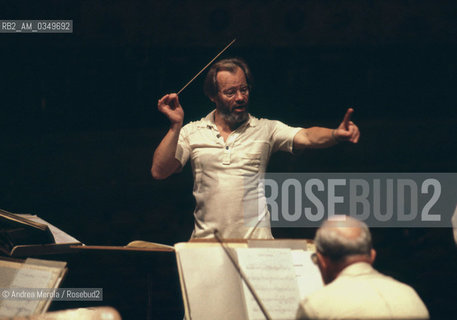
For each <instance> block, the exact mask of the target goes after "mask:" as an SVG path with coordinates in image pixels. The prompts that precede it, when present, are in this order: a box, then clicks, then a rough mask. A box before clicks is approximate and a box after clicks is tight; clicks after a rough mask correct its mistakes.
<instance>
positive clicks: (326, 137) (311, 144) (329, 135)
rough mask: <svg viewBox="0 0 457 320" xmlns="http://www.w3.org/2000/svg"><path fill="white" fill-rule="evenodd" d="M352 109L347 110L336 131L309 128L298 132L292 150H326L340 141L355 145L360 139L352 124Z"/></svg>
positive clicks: (356, 129)
mask: <svg viewBox="0 0 457 320" xmlns="http://www.w3.org/2000/svg"><path fill="white" fill-rule="evenodd" d="M353 112H354V109H352V108H349V109H348V110H347V112H346V114H345V115H344V119H343V121H342V122H341V124H340V125H339V126H338V128H336V129H328V128H322V127H311V128H307V129H302V130H300V131H299V132H298V133H297V134H296V135H295V137H294V150H301V149H304V148H326V147H331V146H333V145H335V144H337V143H338V142H340V141H349V142H352V143H357V142H358V141H359V137H360V131H359V128H358V127H357V126H356V125H355V124H354V122H352V121H351V120H350V119H351V115H352V113H353Z"/></svg>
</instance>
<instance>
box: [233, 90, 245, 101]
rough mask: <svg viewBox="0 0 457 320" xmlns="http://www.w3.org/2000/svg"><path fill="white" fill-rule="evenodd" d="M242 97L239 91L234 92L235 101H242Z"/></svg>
mask: <svg viewBox="0 0 457 320" xmlns="http://www.w3.org/2000/svg"><path fill="white" fill-rule="evenodd" d="M244 97H245V96H244V95H243V94H242V93H241V91H240V90H237V91H236V94H235V100H236V101H244Z"/></svg>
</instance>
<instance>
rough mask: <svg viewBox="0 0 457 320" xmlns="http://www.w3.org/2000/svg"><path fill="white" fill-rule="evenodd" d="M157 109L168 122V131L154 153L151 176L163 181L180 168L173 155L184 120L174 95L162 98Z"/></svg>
mask: <svg viewBox="0 0 457 320" xmlns="http://www.w3.org/2000/svg"><path fill="white" fill-rule="evenodd" d="M157 107H158V109H159V111H160V112H162V113H163V114H165V115H166V116H167V118H168V119H169V120H170V129H169V130H168V132H167V134H166V135H165V137H164V138H163V139H162V141H161V142H160V144H159V146H158V147H157V149H156V150H155V152H154V156H153V158H152V167H151V174H152V176H153V177H154V179H165V178H167V177H169V176H170V175H171V174H173V173H174V172H176V171H177V170H179V169H180V168H181V163H180V162H179V161H178V160H177V159H176V158H175V154H176V147H177V145H178V139H179V133H180V132H181V128H182V123H183V120H184V110H183V109H182V107H181V105H180V103H179V99H178V95H177V94H175V93H172V94H167V95H165V96H164V97H162V98H161V99H160V100H159V101H158V103H157Z"/></svg>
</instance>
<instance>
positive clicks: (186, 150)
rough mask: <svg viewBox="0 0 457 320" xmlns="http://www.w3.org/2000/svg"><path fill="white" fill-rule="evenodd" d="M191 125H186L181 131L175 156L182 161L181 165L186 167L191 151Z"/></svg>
mask: <svg viewBox="0 0 457 320" xmlns="http://www.w3.org/2000/svg"><path fill="white" fill-rule="evenodd" d="M188 132H189V127H188V125H187V126H184V127H183V128H182V129H181V132H180V133H179V139H178V145H177V147H176V153H175V158H176V160H178V161H179V162H180V163H181V167H184V165H185V164H186V162H187V160H189V155H190V152H191V149H190V144H189V139H188Z"/></svg>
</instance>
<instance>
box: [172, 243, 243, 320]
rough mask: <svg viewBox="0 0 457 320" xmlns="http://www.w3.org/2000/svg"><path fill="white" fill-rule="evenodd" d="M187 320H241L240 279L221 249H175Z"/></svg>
mask: <svg viewBox="0 0 457 320" xmlns="http://www.w3.org/2000/svg"><path fill="white" fill-rule="evenodd" d="M177 255H178V257H179V261H180V264H181V268H182V273H183V277H184V282H185V290H186V293H187V299H188V300H187V301H188V304H189V311H190V317H191V319H197V320H206V319H207V320H214V319H218V320H219V319H220V320H225V319H226V320H233V319H237V320H243V319H246V312H245V309H244V303H243V300H242V295H241V284H240V281H241V280H240V277H239V275H238V273H237V272H236V270H235V268H234V267H233V265H232V263H231V262H230V260H229V258H228V257H227V255H226V253H225V252H224V250H223V249H222V248H221V247H210V248H185V247H177Z"/></svg>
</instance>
